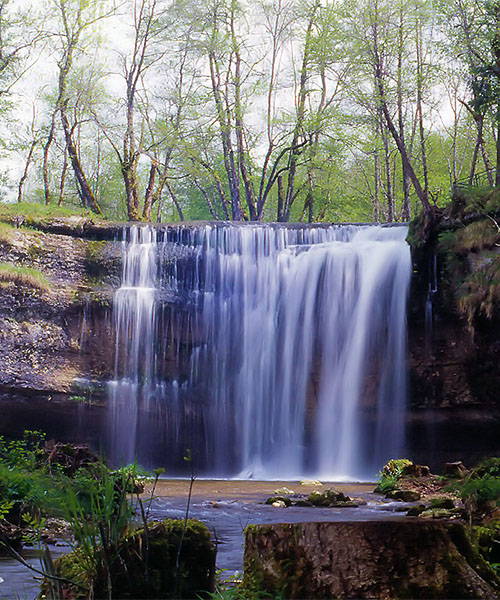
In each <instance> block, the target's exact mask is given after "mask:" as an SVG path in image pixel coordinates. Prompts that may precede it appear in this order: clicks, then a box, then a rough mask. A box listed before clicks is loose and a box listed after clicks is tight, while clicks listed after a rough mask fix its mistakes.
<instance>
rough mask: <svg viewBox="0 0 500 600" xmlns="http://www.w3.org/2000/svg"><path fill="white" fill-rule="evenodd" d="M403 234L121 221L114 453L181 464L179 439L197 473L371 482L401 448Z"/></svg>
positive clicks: (406, 267) (406, 262)
mask: <svg viewBox="0 0 500 600" xmlns="http://www.w3.org/2000/svg"><path fill="white" fill-rule="evenodd" d="M406 233H407V230H406V227H380V226H347V225H346V226H305V227H304V226H288V227H284V226H279V225H229V224H209V225H199V226H179V227H169V228H163V229H162V228H158V229H153V228H150V227H147V226H133V227H131V228H129V229H128V230H127V231H126V236H125V241H124V242H123V244H124V267H123V279H122V286H121V287H120V289H119V290H117V292H116V295H115V304H114V316H113V323H114V331H115V335H116V361H115V362H116V367H115V379H114V381H113V382H111V383H110V385H109V389H110V411H109V414H110V437H111V449H110V452H111V454H112V457H113V458H114V460H116V461H123V462H127V461H130V460H133V459H134V458H135V457H137V459H138V460H139V462H141V463H143V464H146V465H147V466H158V465H164V466H166V467H167V469H168V472H170V473H175V474H182V473H183V461H182V457H183V454H184V453H185V451H186V449H187V448H189V449H190V450H191V452H192V455H193V461H194V468H195V470H196V472H197V473H198V474H203V475H210V476H225V477H227V476H239V477H256V478H257V477H258V478H269V479H277V478H285V479H292V478H297V477H304V476H317V477H322V478H325V479H326V478H341V479H348V478H351V479H352V478H358V479H359V478H367V477H373V475H374V473H376V471H377V469H378V468H380V466H381V465H382V464H383V462H384V461H385V460H387V459H388V458H390V457H393V456H399V455H401V453H402V452H403V450H404V413H405V407H406V373H405V354H406V297H407V290H408V285H409V278H410V273H411V264H410V253H409V247H408V245H407V244H406V242H405V237H406ZM184 470H185V467H184Z"/></svg>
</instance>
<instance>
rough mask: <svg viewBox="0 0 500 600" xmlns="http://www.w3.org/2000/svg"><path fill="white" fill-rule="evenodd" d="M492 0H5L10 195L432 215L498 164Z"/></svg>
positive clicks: (209, 212)
mask: <svg viewBox="0 0 500 600" xmlns="http://www.w3.org/2000/svg"><path fill="white" fill-rule="evenodd" d="M497 4H498V3H497V2H496V1H495V2H491V1H489V0H488V1H487V0H479V1H477V0H474V1H472V0H453V1H452V2H448V1H446V2H444V1H443V2H430V1H428V0H414V1H412V2H409V3H408V2H401V1H398V2H390V1H389V0H363V1H362V2H354V1H347V2H341V3H336V2H329V3H320V2H317V1H316V0H311V1H310V0H269V1H261V0H254V1H253V2H251V3H247V4H245V5H243V4H241V3H238V2H236V1H235V0H224V1H223V2H219V1H217V2H208V3H204V4H203V5H201V4H199V3H197V2H196V0H188V1H176V2H166V1H165V0H127V1H126V2H120V3H115V2H113V1H112V0H100V1H99V2H91V3H88V2H87V3H82V2H80V1H79V0H54V1H53V2H47V3H39V2H35V1H28V2H23V3H16V2H13V0H2V3H1V6H2V12H1V19H0V27H1V30H2V36H1V38H0V44H1V48H0V50H1V54H0V56H1V59H0V78H1V81H2V87H1V89H0V103H1V109H2V113H3V116H4V119H3V128H2V131H1V132H0V134H1V138H2V154H3V158H4V164H5V165H7V166H6V168H5V171H4V172H3V173H2V177H3V183H4V185H3V189H2V195H3V197H4V198H5V199H9V200H11V201H16V200H17V201H18V202H21V201H28V203H29V204H30V205H31V204H32V203H35V204H38V205H40V204H46V205H48V206H60V207H74V208H79V207H80V208H81V207H83V208H85V209H88V210H90V211H93V213H95V214H97V215H104V216H106V217H109V218H112V219H115V220H122V219H124V218H126V219H130V220H137V219H143V220H153V221H156V220H167V221H175V220H184V219H234V220H272V221H274V220H277V221H288V220H293V221H296V220H300V221H321V220H326V221H348V220H350V221H373V220H374V221H381V222H385V221H388V222H392V221H400V220H408V219H409V218H410V217H411V216H412V215H414V214H415V213H416V212H418V211H419V210H423V211H424V212H427V213H428V212H430V211H432V210H434V209H433V207H434V206H435V205H440V204H442V203H445V202H446V201H447V199H448V197H449V192H450V189H452V188H453V189H457V188H460V187H461V186H467V185H487V186H492V185H494V184H495V183H498V182H499V181H500V160H499V154H500V142H499V139H500V135H499V134H498V131H499V127H498V123H499V119H498V105H499V95H498V94H499V92H498V90H499V89H500V88H499V86H498V73H499V72H500V70H499V68H498V51H497V49H498V45H499V40H498V35H497V33H496V32H497V31H498V18H499V17H498V15H499V14H500V13H499V10H498V6H497ZM35 71H36V74H37V77H36V78H35V77H32V74H33V73H34V72H35ZM37 210H38V209H37Z"/></svg>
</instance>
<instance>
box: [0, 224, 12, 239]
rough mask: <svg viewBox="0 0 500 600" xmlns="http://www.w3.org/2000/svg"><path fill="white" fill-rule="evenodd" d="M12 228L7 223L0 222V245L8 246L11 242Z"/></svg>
mask: <svg viewBox="0 0 500 600" xmlns="http://www.w3.org/2000/svg"><path fill="white" fill-rule="evenodd" d="M13 232H14V227H12V225H9V224H8V223H1V222H0V244H10V243H11V242H12V234H13Z"/></svg>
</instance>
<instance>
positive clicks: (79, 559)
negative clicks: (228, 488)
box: [42, 519, 215, 599]
mask: <svg viewBox="0 0 500 600" xmlns="http://www.w3.org/2000/svg"><path fill="white" fill-rule="evenodd" d="M184 527H185V523H184V521H183V520H178V519H166V520H165V521H161V522H153V523H149V524H148V527H147V530H146V529H140V530H138V531H136V532H134V533H132V534H131V535H129V536H128V537H126V538H125V539H123V540H121V541H120V543H119V544H118V547H117V548H114V549H108V551H107V552H106V554H104V552H103V553H102V560H101V561H100V565H98V566H97V568H95V567H94V566H93V565H92V564H91V563H90V562H89V561H88V560H87V557H86V555H85V553H84V552H83V550H82V549H76V550H75V551H74V552H71V553H70V554H67V555H65V556H62V557H61V558H58V559H57V560H56V561H55V567H56V572H57V574H58V575H59V576H60V577H62V578H65V579H67V580H70V581H73V582H75V583H77V584H78V585H72V584H70V583H67V584H64V585H63V588H64V589H65V591H64V594H65V595H64V597H65V598H72V599H79V598H87V597H88V596H89V593H90V594H91V595H92V597H94V598H96V599H97V598H107V597H108V582H109V579H108V576H107V568H106V565H107V564H109V566H110V581H111V594H112V595H111V597H112V598H120V599H122V598H123V599H126V598H141V599H143V598H144V599H147V598H151V599H153V598H175V599H181V598H203V597H204V596H207V595H208V593H209V592H212V591H213V589H214V578H215V546H214V543H213V542H212V540H211V535H210V532H209V531H208V529H207V527H206V526H205V525H204V524H203V523H201V522H200V521H197V520H195V519H188V521H187V523H186V528H185V531H184ZM179 548H180V553H179ZM178 553H179V560H178V566H176V565H177V556H178ZM47 586H48V582H47V581H45V583H44V587H43V588H42V591H43V589H47Z"/></svg>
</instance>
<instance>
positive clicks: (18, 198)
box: [17, 140, 38, 202]
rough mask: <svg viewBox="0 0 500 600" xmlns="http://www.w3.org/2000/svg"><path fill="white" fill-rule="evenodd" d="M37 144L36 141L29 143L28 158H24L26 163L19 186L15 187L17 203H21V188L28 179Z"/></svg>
mask: <svg viewBox="0 0 500 600" xmlns="http://www.w3.org/2000/svg"><path fill="white" fill-rule="evenodd" d="M37 144H38V140H33V141H32V142H31V145H30V149H29V152H28V156H27V157H26V162H25V163H24V171H23V174H22V175H21V179H20V180H19V184H18V186H17V201H18V202H22V201H23V187H24V183H25V181H26V179H27V177H28V169H29V168H30V164H31V160H32V158H33V154H34V152H35V148H36V146H37Z"/></svg>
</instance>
